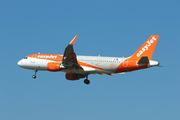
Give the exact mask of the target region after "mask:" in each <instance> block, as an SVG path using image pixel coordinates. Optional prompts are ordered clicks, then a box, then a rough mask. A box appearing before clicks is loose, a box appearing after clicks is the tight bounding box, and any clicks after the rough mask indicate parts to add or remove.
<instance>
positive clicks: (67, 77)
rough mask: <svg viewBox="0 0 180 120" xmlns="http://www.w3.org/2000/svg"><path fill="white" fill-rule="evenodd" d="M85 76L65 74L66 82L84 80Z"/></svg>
mask: <svg viewBox="0 0 180 120" xmlns="http://www.w3.org/2000/svg"><path fill="white" fill-rule="evenodd" d="M85 77H86V76H85V75H83V74H76V73H66V79H67V80H79V79H80V78H85Z"/></svg>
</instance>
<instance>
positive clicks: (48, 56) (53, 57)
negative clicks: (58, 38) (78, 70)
mask: <svg viewBox="0 0 180 120" xmlns="http://www.w3.org/2000/svg"><path fill="white" fill-rule="evenodd" d="M26 57H32V58H37V59H45V60H50V61H54V62H59V61H62V59H63V56H62V55H57V54H32V55H28V56H26ZM69 60H71V61H76V60H74V59H69ZM77 62H78V64H79V65H80V66H85V67H91V68H95V69H100V70H105V69H103V68H100V67H97V66H93V65H90V64H88V63H84V62H81V61H77Z"/></svg>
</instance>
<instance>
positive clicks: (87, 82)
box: [84, 76, 90, 85]
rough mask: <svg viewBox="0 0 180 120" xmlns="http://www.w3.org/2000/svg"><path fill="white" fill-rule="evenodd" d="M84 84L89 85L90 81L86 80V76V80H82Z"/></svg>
mask: <svg viewBox="0 0 180 120" xmlns="http://www.w3.org/2000/svg"><path fill="white" fill-rule="evenodd" d="M84 83H85V84H87V85H88V84H89V83H90V81H89V80H88V76H86V79H85V80H84Z"/></svg>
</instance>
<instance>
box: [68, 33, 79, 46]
mask: <svg viewBox="0 0 180 120" xmlns="http://www.w3.org/2000/svg"><path fill="white" fill-rule="evenodd" d="M77 37H78V35H76V36H75V37H74V38H73V39H72V41H71V42H70V43H69V44H70V45H73V44H74V42H75V41H76V38H77Z"/></svg>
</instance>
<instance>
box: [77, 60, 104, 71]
mask: <svg viewBox="0 0 180 120" xmlns="http://www.w3.org/2000/svg"><path fill="white" fill-rule="evenodd" d="M78 64H79V65H80V66H85V67H90V68H95V69H100V70H105V69H103V68H100V67H96V66H93V65H90V64H87V63H83V62H81V61H78Z"/></svg>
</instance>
